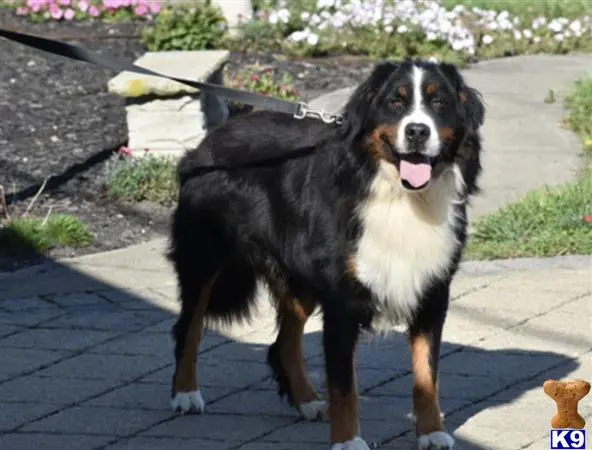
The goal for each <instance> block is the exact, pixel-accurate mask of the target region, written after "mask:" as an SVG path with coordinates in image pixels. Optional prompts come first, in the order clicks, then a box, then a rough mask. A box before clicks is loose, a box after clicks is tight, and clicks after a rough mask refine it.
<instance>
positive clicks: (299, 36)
mask: <svg viewBox="0 0 592 450" xmlns="http://www.w3.org/2000/svg"><path fill="white" fill-rule="evenodd" d="M304 39H306V33H305V32H304V31H294V33H292V34H291V35H290V36H288V40H289V41H294V42H300V41H303V40H304Z"/></svg>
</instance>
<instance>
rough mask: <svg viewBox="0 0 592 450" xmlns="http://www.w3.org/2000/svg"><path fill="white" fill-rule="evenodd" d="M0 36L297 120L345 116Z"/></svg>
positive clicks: (47, 42) (49, 43) (62, 45)
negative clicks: (176, 84) (161, 79)
mask: <svg viewBox="0 0 592 450" xmlns="http://www.w3.org/2000/svg"><path fill="white" fill-rule="evenodd" d="M0 36H2V37H4V38H6V39H8V40H10V41H14V42H18V43H20V44H23V45H26V46H27V47H32V48H34V49H37V50H41V51H44V52H47V53H52V54H54V55H59V56H63V57H66V58H69V59H73V60H76V61H82V62H86V63H90V64H95V65H97V66H100V67H104V68H107V69H111V70H117V71H128V72H135V73H139V74H142V75H152V76H156V77H161V78H167V79H169V80H172V81H176V82H178V83H181V84H185V85H187V86H191V87H193V88H196V89H201V90H205V91H209V92H211V93H212V94H214V95H216V96H218V97H222V98H225V99H226V100H230V101H235V102H238V103H243V104H246V105H251V106H255V107H258V108H261V109H266V110H269V111H276V112H280V113H286V114H291V115H292V116H293V117H294V118H295V119H303V118H305V117H316V118H318V119H320V120H322V121H323V122H325V123H336V124H340V123H341V122H342V120H343V118H342V117H341V116H340V115H338V114H331V113H328V112H325V111H323V110H315V109H311V108H310V107H309V106H308V105H307V104H306V103H303V102H290V101H287V100H281V99H279V98H273V97H268V96H266V95H261V94H256V93H254V92H248V91H242V90H239V89H233V88H229V87H225V86H220V85H216V84H210V83H203V82H201V81H193V80H187V79H184V78H177V77H171V76H168V75H164V74H162V73H158V72H154V71H152V70H150V69H145V68H143V67H140V66H136V65H135V64H132V63H130V62H127V61H123V60H120V59H117V58H114V57H112V56H106V55H100V54H98V53H95V52H93V51H91V50H88V49H86V48H84V47H80V46H77V45H73V44H68V43H66V42H62V41H58V40H54V39H46V38H42V37H39V36H34V35H31V34H25V33H19V32H17V31H11V30H5V29H2V28H0Z"/></svg>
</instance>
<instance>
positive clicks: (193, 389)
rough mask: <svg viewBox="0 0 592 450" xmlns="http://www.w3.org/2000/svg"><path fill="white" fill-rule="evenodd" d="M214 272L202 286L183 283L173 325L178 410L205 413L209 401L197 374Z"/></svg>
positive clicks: (174, 397) (174, 402) (174, 403)
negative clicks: (201, 388) (179, 306)
mask: <svg viewBox="0 0 592 450" xmlns="http://www.w3.org/2000/svg"><path fill="white" fill-rule="evenodd" d="M216 276H217V274H214V275H213V276H211V277H210V279H209V280H208V281H207V282H206V283H205V284H204V285H203V286H202V287H201V289H199V290H198V289H195V287H194V286H193V285H190V286H183V285H181V299H182V302H183V305H182V309H181V314H180V316H179V318H178V320H177V323H176V324H175V327H174V329H173V333H174V337H175V341H176V345H175V360H176V368H175V374H174V376H173V387H172V395H171V397H172V400H171V407H172V408H173V410H174V411H176V412H181V413H186V412H189V411H195V412H197V413H202V412H203V411H204V408H205V403H204V400H203V398H202V395H201V392H200V389H199V382H198V378H197V354H198V351H199V344H200V342H201V339H202V336H203V332H204V322H205V315H206V311H207V308H208V303H209V302H210V297H211V290H212V286H213V284H214V282H215V279H216Z"/></svg>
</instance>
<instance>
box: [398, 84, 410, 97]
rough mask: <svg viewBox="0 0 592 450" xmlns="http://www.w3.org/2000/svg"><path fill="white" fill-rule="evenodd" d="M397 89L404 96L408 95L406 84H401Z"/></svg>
mask: <svg viewBox="0 0 592 450" xmlns="http://www.w3.org/2000/svg"><path fill="white" fill-rule="evenodd" d="M397 91H398V92H399V95H400V96H401V97H403V98H406V97H407V93H408V92H407V87H406V86H399V88H398V89H397Z"/></svg>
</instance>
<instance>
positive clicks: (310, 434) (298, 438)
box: [261, 418, 410, 446]
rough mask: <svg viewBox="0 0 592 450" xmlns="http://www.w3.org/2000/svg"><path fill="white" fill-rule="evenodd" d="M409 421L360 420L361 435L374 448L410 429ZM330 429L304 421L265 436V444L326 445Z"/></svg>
mask: <svg viewBox="0 0 592 450" xmlns="http://www.w3.org/2000/svg"><path fill="white" fill-rule="evenodd" d="M409 426H410V424H409V421H408V420H406V421H402V420H388V418H387V419H386V420H364V419H361V420H360V430H361V435H362V437H364V439H365V440H366V441H367V442H368V444H370V445H371V446H372V443H374V442H380V441H382V440H385V439H388V438H389V437H391V436H394V435H396V434H399V433H401V432H403V431H405V430H407V429H408V428H409ZM329 433H330V427H329V423H327V422H308V421H302V422H298V423H295V424H292V425H290V426H287V427H283V428H280V429H278V430H276V431H274V432H273V433H270V434H268V435H266V436H264V437H263V438H262V439H261V440H262V441H264V442H297V443H300V444H304V443H309V442H310V443H321V444H322V443H324V444H326V445H327V443H328V442H329Z"/></svg>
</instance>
